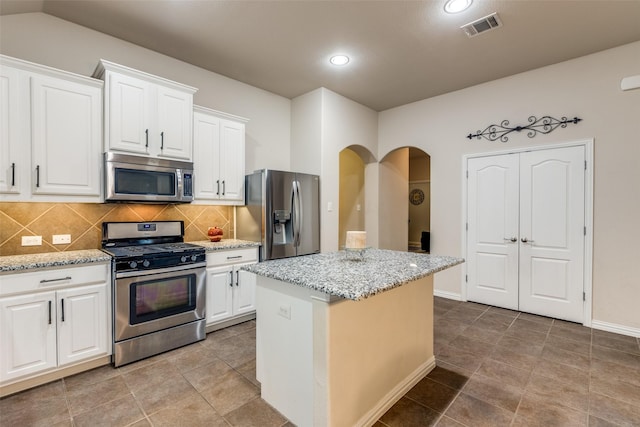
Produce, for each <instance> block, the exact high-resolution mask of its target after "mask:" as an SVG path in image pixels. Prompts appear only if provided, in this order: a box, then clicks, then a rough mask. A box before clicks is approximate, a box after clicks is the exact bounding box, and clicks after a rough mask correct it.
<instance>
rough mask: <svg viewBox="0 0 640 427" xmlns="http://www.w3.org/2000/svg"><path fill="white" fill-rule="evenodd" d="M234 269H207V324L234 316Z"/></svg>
mask: <svg viewBox="0 0 640 427" xmlns="http://www.w3.org/2000/svg"><path fill="white" fill-rule="evenodd" d="M232 274H233V267H231V266H227V267H213V268H208V269H207V324H210V323H214V322H218V321H221V320H224V319H227V318H229V317H231V316H232V315H233V280H232V279H233V278H232Z"/></svg>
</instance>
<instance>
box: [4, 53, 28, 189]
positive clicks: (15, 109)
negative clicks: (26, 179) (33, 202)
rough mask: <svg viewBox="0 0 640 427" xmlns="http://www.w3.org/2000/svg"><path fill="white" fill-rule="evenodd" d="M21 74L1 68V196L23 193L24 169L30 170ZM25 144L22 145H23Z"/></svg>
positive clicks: (17, 71)
mask: <svg viewBox="0 0 640 427" xmlns="http://www.w3.org/2000/svg"><path fill="white" fill-rule="evenodd" d="M20 86H21V85H20V70H18V69H15V68H11V67H8V66H5V64H2V67H0V171H1V172H2V173H0V193H16V194H17V193H20V191H21V180H20V173H19V172H20V168H26V167H27V166H26V160H25V159H23V153H24V151H25V150H24V149H23V148H22V146H24V143H23V142H22V140H23V138H24V129H23V126H24V125H25V123H24V118H21V117H20V115H21V114H20V112H21V111H23V110H24V108H23V107H22V106H21V104H22V103H23V99H22V98H21V97H20ZM21 142H22V143H21Z"/></svg>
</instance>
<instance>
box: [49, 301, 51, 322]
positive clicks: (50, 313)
mask: <svg viewBox="0 0 640 427" xmlns="http://www.w3.org/2000/svg"><path fill="white" fill-rule="evenodd" d="M49 324H51V301H49Z"/></svg>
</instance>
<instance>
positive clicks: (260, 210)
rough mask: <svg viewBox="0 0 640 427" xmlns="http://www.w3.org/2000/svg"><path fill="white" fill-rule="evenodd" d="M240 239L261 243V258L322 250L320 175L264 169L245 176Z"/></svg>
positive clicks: (238, 231) (281, 256)
mask: <svg viewBox="0 0 640 427" xmlns="http://www.w3.org/2000/svg"><path fill="white" fill-rule="evenodd" d="M245 203H246V206H244V207H239V208H238V209H237V218H236V219H237V223H236V227H237V229H236V236H237V237H238V239H243V240H252V241H256V242H257V241H259V242H262V246H261V248H260V260H261V261H265V260H270V259H278V258H287V257H292V256H298V255H308V254H313V253H318V252H320V178H319V177H318V176H317V175H309V174H304V173H297V172H285V171H276V170H270V169H262V170H258V171H255V172H254V173H252V174H250V175H247V176H246V177H245Z"/></svg>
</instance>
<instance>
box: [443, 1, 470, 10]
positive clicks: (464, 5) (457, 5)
mask: <svg viewBox="0 0 640 427" xmlns="http://www.w3.org/2000/svg"><path fill="white" fill-rule="evenodd" d="M471 3H473V0H448V1H447V2H446V3H445V5H444V11H445V12H447V13H460V12H462V11H463V10H466V9H468V8H469V6H471Z"/></svg>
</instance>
